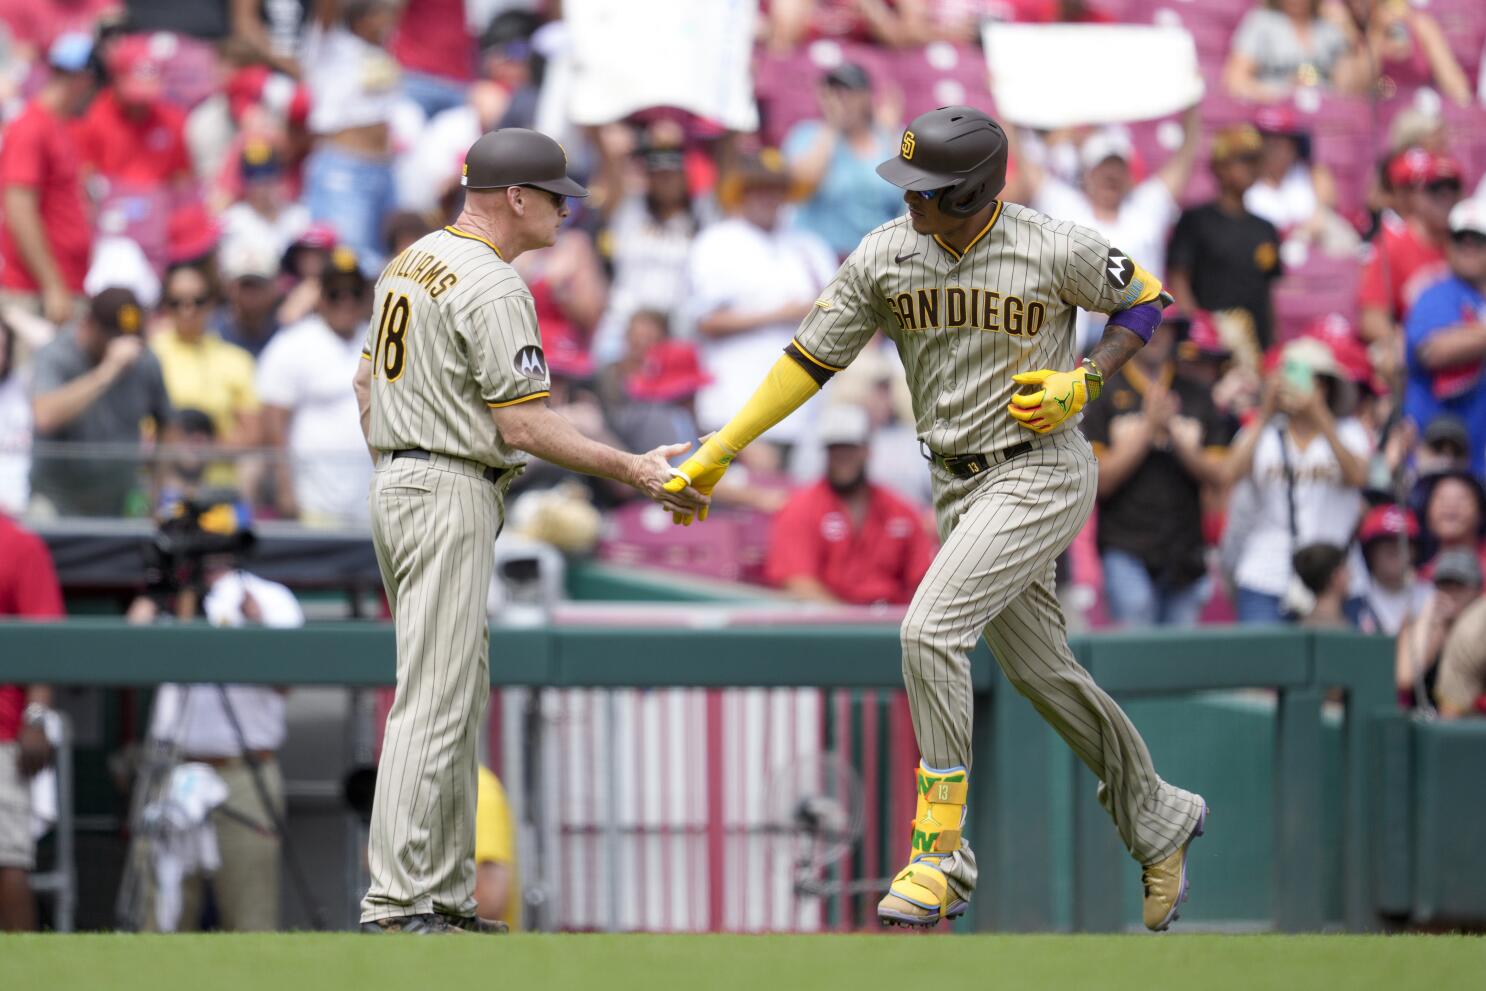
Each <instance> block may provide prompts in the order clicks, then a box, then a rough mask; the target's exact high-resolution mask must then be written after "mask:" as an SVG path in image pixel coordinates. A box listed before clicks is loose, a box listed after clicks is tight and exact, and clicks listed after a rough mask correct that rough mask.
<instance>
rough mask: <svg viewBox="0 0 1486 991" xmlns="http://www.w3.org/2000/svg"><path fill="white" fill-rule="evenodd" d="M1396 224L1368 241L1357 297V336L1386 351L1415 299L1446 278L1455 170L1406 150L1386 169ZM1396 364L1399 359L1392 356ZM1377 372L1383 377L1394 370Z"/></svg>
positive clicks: (1447, 161)
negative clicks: (1359, 312)
mask: <svg viewBox="0 0 1486 991" xmlns="http://www.w3.org/2000/svg"><path fill="white" fill-rule="evenodd" d="M1387 175H1388V184H1389V185H1390V186H1391V187H1392V188H1393V201H1394V208H1395V209H1396V210H1397V212H1398V217H1397V218H1391V217H1390V218H1387V219H1385V220H1384V222H1383V227H1382V229H1381V230H1380V231H1379V232H1378V235H1377V237H1376V238H1375V239H1374V241H1373V246H1372V247H1373V251H1372V257H1370V258H1369V259H1368V261H1367V264H1366V265H1365V266H1364V267H1363V270H1362V287H1361V289H1360V291H1359V293H1358V296H1359V303H1360V304H1361V310H1362V316H1361V321H1360V328H1359V329H1360V330H1361V332H1362V337H1363V339H1364V340H1366V341H1367V342H1368V343H1378V342H1381V343H1384V344H1387V345H1391V347H1389V348H1387V349H1386V350H1387V351H1388V353H1389V354H1390V355H1391V354H1393V353H1394V352H1395V351H1396V350H1397V346H1398V342H1399V341H1401V339H1402V331H1401V328H1400V325H1401V324H1402V322H1403V320H1404V318H1405V317H1406V316H1407V315H1408V311H1409V307H1410V306H1412V305H1413V302H1414V299H1415V298H1416V297H1417V296H1418V295H1419V293H1420V292H1422V291H1423V290H1424V289H1425V288H1426V287H1428V286H1429V285H1430V284H1432V283H1433V282H1435V281H1437V280H1438V279H1439V278H1441V277H1442V276H1444V275H1447V274H1448V272H1447V269H1446V266H1445V243H1446V242H1447V241H1448V240H1449V239H1450V210H1451V208H1453V207H1454V206H1455V204H1456V203H1458V202H1460V196H1461V173H1460V164H1459V163H1458V162H1456V161H1455V160H1454V159H1453V158H1450V157H1448V156H1444V155H1437V154H1435V153H1434V152H1431V151H1427V150H1425V149H1423V148H1407V149H1405V150H1404V151H1401V152H1399V153H1398V154H1397V155H1395V156H1394V157H1393V160H1392V161H1391V162H1389V163H1388V169H1387ZM1397 357H1398V360H1401V356H1397ZM1396 367H1397V366H1396V365H1395V366H1394V368H1380V369H1379V372H1380V373H1381V374H1384V375H1387V374H1389V373H1391V372H1392V371H1393V370H1395V369H1396Z"/></svg>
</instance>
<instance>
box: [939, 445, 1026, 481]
mask: <svg viewBox="0 0 1486 991" xmlns="http://www.w3.org/2000/svg"><path fill="white" fill-rule="evenodd" d="M920 446H922V445H920ZM1030 450H1032V442H1031V441H1030V440H1024V441H1022V442H1021V443H1020V444H1013V445H1011V446H1010V447H1008V448H1005V449H1003V450H1000V451H991V452H990V453H988V454H940V453H939V452H938V451H931V450H929V449H928V448H927V447H925V448H924V449H923V451H922V452H920V453H923V455H924V457H925V458H926V459H928V460H929V461H932V462H934V463H935V464H936V465H938V466H939V467H941V468H943V469H944V470H945V471H947V472H949V473H950V474H951V475H954V476H955V477H956V478H974V477H975V476H976V475H979V474H980V473H981V472H983V471H985V470H986V469H988V468H990V467H991V466H992V465H999V464H1005V463H1006V462H1008V461H1010V460H1011V459H1012V458H1019V457H1021V456H1022V455H1023V454H1026V453H1027V452H1028V451H1030Z"/></svg>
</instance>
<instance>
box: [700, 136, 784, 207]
mask: <svg viewBox="0 0 1486 991" xmlns="http://www.w3.org/2000/svg"><path fill="white" fill-rule="evenodd" d="M791 186H792V183H791V180H790V177H789V173H788V172H786V171H785V168H784V156H783V155H781V154H780V153H779V150H778V149H777V148H763V149H760V150H758V151H756V152H744V153H743V154H741V155H739V156H738V158H737V159H736V160H735V161H734V162H733V163H732V165H730V166H729V167H728V168H727V170H726V171H725V172H724V173H723V175H722V181H721V183H719V185H718V190H717V199H718V201H719V202H720V203H721V204H722V205H723V207H724V208H726V209H729V210H731V209H734V208H736V207H737V206H738V204H739V202H741V201H742V199H743V195H744V194H745V193H747V192H748V191H749V190H751V189H760V188H773V189H779V190H782V191H783V192H785V193H786V194H788V193H789V191H790V189H791Z"/></svg>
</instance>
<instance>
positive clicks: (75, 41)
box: [46, 31, 93, 73]
mask: <svg viewBox="0 0 1486 991" xmlns="http://www.w3.org/2000/svg"><path fill="white" fill-rule="evenodd" d="M92 58H93V37H92V35H87V34H83V33H82V32H81V31H69V32H67V33H66V34H61V35H58V36H57V40H56V41H53V42H52V47H51V48H49V49H47V53H46V63H47V65H49V66H51V67H52V68H53V69H55V70H56V71H57V72H70V73H78V72H86V71H88V66H89V64H90V62H91V61H92Z"/></svg>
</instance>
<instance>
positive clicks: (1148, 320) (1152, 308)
mask: <svg viewBox="0 0 1486 991" xmlns="http://www.w3.org/2000/svg"><path fill="white" fill-rule="evenodd" d="M1105 326H1107V327H1124V328H1125V329H1126V330H1129V331H1133V332H1134V333H1135V336H1136V337H1139V338H1140V342H1141V343H1142V344H1149V343H1150V342H1151V335H1152V334H1154V333H1155V332H1156V328H1157V327H1159V326H1161V307H1159V306H1157V305H1156V304H1155V303H1141V304H1140V305H1139V306H1132V307H1130V308H1129V309H1128V310H1121V311H1120V312H1118V313H1116V314H1114V315H1113V316H1111V317H1110V318H1109V323H1107V324H1106V325H1105Z"/></svg>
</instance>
